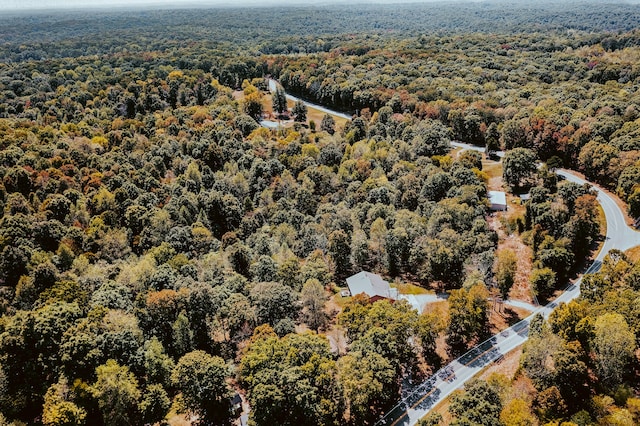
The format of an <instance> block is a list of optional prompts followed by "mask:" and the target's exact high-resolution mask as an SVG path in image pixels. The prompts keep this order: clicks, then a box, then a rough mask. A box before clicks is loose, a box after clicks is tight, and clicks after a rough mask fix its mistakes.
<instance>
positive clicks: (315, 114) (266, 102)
mask: <svg viewBox="0 0 640 426" xmlns="http://www.w3.org/2000/svg"><path fill="white" fill-rule="evenodd" d="M233 98H234V99H236V100H237V101H242V99H243V98H244V93H243V92H242V91H241V90H236V91H235V92H233ZM294 104H295V102H293V101H291V100H287V107H288V108H289V110H291V109H292V108H293V105H294ZM262 109H263V110H264V113H265V115H266V116H267V117H268V116H272V115H273V97H272V96H271V94H270V93H265V95H264V96H263V97H262ZM324 115H325V113H324V112H323V111H320V110H319V109H316V108H313V107H311V106H308V105H307V122H306V124H307V125H309V122H310V121H312V120H313V121H314V122H315V123H316V129H319V128H320V123H321V122H322V118H323V117H324ZM332 116H333V119H334V120H335V123H336V132H341V131H342V129H344V126H345V125H346V124H347V121H349V120H347V119H346V118H343V117H338V116H335V115H332ZM293 124H294V123H293V121H283V122H282V127H285V128H289V127H293Z"/></svg>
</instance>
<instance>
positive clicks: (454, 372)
mask: <svg viewBox="0 0 640 426" xmlns="http://www.w3.org/2000/svg"><path fill="white" fill-rule="evenodd" d="M276 84H277V83H276V82H275V81H274V80H269V89H270V90H271V91H275V88H276ZM287 99H292V100H294V101H296V100H298V98H296V97H294V96H291V95H287ZM305 103H307V105H309V106H312V107H314V108H317V109H319V110H321V111H323V112H325V113H327V114H333V115H336V116H339V117H343V118H346V119H350V118H351V117H349V116H347V115H346V114H342V113H338V112H336V111H332V110H330V109H328V108H324V107H322V106H320V105H313V104H310V103H308V102H305ZM451 145H452V146H455V147H458V148H463V149H472V150H475V151H479V152H484V151H485V150H484V148H483V147H478V146H475V145H469V144H463V143H460V142H452V143H451ZM497 155H498V156H499V157H502V156H503V155H504V152H502V151H500V152H498V153H497ZM557 173H558V175H560V176H562V177H564V178H565V179H567V180H569V181H572V182H576V183H579V184H584V183H588V184H590V183H589V182H587V181H585V180H584V179H581V178H580V177H578V176H576V175H574V174H572V173H571V172H569V171H567V170H558V171H557ZM594 189H596V191H597V193H598V201H599V202H600V205H601V206H602V209H603V210H604V213H605V216H606V220H607V234H606V237H605V242H604V244H603V247H602V249H601V250H600V252H599V253H598V255H597V256H596V258H595V259H594V261H593V263H592V264H591V266H590V267H589V268H588V269H587V271H586V273H593V272H597V271H598V270H599V269H600V266H601V264H602V259H604V256H605V255H606V254H607V253H608V252H609V250H612V249H619V250H627V249H629V248H632V247H635V246H637V245H640V232H637V231H636V230H634V229H632V228H630V227H628V226H627V224H626V222H625V217H624V214H623V213H622V211H621V210H620V208H619V207H618V205H617V204H616V202H615V201H614V200H613V198H611V196H609V195H608V194H607V193H605V192H604V191H602V190H600V189H599V188H597V187H594ZM581 281H582V278H579V279H578V280H576V282H575V283H570V284H569V285H568V286H567V288H566V289H565V291H564V292H563V293H562V294H561V295H560V296H559V297H558V298H556V299H555V300H554V301H553V302H551V303H549V304H548V305H546V306H544V307H538V308H537V309H536V310H535V311H534V312H532V314H531V315H530V316H528V317H527V318H525V319H524V320H522V321H520V322H518V323H516V324H515V325H513V326H511V327H509V328H508V329H506V330H504V331H502V332H501V333H499V334H496V335H495V336H493V337H491V338H490V339H488V340H486V341H484V342H483V343H481V344H479V345H478V346H476V347H475V348H473V349H471V350H470V351H469V352H467V353H465V354H464V355H462V356H461V357H459V358H458V359H456V360H454V361H453V362H451V363H450V364H449V365H447V366H445V367H443V368H441V369H440V370H439V371H438V372H437V373H436V374H435V375H433V376H432V377H430V378H429V379H428V380H426V381H425V382H423V383H421V384H419V385H417V386H416V387H415V388H413V389H411V390H409V391H405V392H403V393H404V395H403V398H402V400H401V401H400V402H399V403H398V404H397V405H396V406H395V407H394V408H393V409H392V410H391V411H389V412H388V413H387V414H385V416H384V417H382V418H381V419H380V420H379V421H378V422H377V423H376V426H378V425H380V426H381V425H393V426H398V425H402V426H413V425H415V424H417V423H418V421H419V420H420V419H421V418H422V417H424V416H425V415H426V414H427V413H428V412H429V411H430V410H431V408H432V407H434V406H435V405H436V404H438V403H440V402H441V401H443V400H444V399H445V398H447V397H448V396H449V395H451V393H453V391H455V390H456V389H460V388H461V387H462V386H464V384H465V383H466V382H467V381H469V379H471V378H472V377H473V376H475V375H476V374H477V373H478V372H480V371H481V370H482V369H483V368H485V367H486V366H487V365H489V364H491V363H493V362H496V361H497V362H500V361H501V360H502V358H503V357H504V355H506V354H507V353H509V352H511V351H512V350H514V349H515V348H517V347H518V346H520V345H522V344H523V343H524V342H526V340H527V338H528V335H529V323H530V321H531V319H532V318H533V316H534V315H535V314H537V313H540V314H542V315H543V316H544V317H545V318H548V317H549V315H550V314H551V312H553V310H554V309H555V308H556V307H557V306H558V305H559V304H560V303H567V302H569V301H571V300H573V299H575V298H576V297H578V296H579V295H580V283H581Z"/></svg>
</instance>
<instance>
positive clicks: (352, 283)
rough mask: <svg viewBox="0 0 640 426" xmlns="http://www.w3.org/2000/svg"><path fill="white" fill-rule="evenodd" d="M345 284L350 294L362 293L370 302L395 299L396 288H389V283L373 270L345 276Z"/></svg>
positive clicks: (396, 294)
mask: <svg viewBox="0 0 640 426" xmlns="http://www.w3.org/2000/svg"><path fill="white" fill-rule="evenodd" d="M347 285H348V286H349V291H350V292H351V295H352V296H355V295H356V294H360V293H364V294H366V295H367V296H369V299H370V300H371V301H372V302H375V301H376V300H380V299H390V300H396V299H397V298H398V289H395V288H391V287H390V286H389V283H388V282H387V281H385V280H383V279H382V277H381V276H380V275H378V274H374V273H373V272H366V271H362V272H358V273H357V274H355V275H352V276H350V277H349V278H347Z"/></svg>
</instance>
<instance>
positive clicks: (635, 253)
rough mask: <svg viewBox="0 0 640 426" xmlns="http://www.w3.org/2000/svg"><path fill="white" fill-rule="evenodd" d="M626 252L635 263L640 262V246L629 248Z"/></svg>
mask: <svg viewBox="0 0 640 426" xmlns="http://www.w3.org/2000/svg"><path fill="white" fill-rule="evenodd" d="M625 254H626V255H627V256H628V257H629V260H631V261H632V262H633V263H636V262H640V246H637V247H634V248H631V249H629V250H627V251H626V252H625Z"/></svg>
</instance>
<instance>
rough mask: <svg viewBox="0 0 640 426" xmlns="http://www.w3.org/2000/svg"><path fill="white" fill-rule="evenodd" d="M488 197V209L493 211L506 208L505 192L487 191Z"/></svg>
mask: <svg viewBox="0 0 640 426" xmlns="http://www.w3.org/2000/svg"><path fill="white" fill-rule="evenodd" d="M487 197H488V198H489V209H490V210H491V211H494V212H500V211H506V210H507V194H506V193H504V192H502V191H489V192H487Z"/></svg>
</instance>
